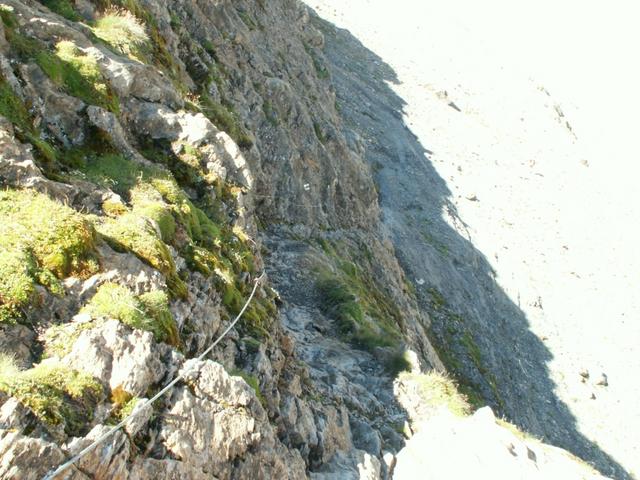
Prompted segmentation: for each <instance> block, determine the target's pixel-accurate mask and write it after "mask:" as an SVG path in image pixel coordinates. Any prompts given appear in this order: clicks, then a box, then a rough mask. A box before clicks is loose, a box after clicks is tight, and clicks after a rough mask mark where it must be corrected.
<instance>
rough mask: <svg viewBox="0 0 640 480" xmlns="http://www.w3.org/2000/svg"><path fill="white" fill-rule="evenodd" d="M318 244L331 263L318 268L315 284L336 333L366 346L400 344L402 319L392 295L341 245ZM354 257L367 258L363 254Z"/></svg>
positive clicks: (394, 345) (354, 342)
mask: <svg viewBox="0 0 640 480" xmlns="http://www.w3.org/2000/svg"><path fill="white" fill-rule="evenodd" d="M320 245H321V247H322V248H323V250H324V251H325V253H326V254H327V257H328V258H329V260H331V262H332V265H330V266H326V265H325V266H323V267H321V268H320V269H319V271H318V275H317V279H316V288H317V289H318V291H319V293H320V297H321V301H322V305H321V306H322V309H323V310H324V312H325V313H326V314H327V315H329V316H331V317H332V318H334V319H335V320H336V323H337V326H338V331H339V333H340V334H341V335H342V336H343V337H344V338H345V339H346V340H348V341H350V342H352V343H353V344H355V345H356V346H358V347H360V348H363V349H365V350H371V349H373V348H375V347H397V346H399V344H400V340H401V337H400V330H399V328H400V325H401V324H402V323H401V322H402V319H401V315H400V312H399V310H398V308H397V307H396V305H395V303H394V302H393V299H391V298H390V297H389V296H388V295H387V294H385V292H384V291H383V290H382V289H381V288H380V287H379V286H378V285H377V283H376V282H375V280H374V278H373V277H372V275H371V274H370V273H368V270H366V269H364V268H361V267H359V266H358V265H356V263H355V262H353V261H351V259H350V258H349V257H348V249H347V248H346V247H345V246H344V245H343V246H339V247H334V246H333V245H332V244H331V243H330V242H327V241H321V242H320ZM338 252H340V253H338ZM357 260H358V261H359V262H364V264H365V265H366V262H370V260H367V257H366V256H363V257H362V258H358V259H357ZM369 266H370V265H369Z"/></svg>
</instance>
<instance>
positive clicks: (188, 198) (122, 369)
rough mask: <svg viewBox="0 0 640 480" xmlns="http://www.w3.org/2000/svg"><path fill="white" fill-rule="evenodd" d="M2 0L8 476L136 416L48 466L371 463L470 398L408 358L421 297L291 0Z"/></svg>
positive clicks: (314, 39) (304, 17)
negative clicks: (170, 385) (201, 357)
mask: <svg viewBox="0 0 640 480" xmlns="http://www.w3.org/2000/svg"><path fill="white" fill-rule="evenodd" d="M0 16H1V18H2V22H0V181H1V182H2V187H3V189H2V192H0V214H1V215H2V224H1V225H0V273H1V275H0V276H1V277H2V278H1V279H0V329H1V331H0V348H1V352H0V353H1V354H2V357H1V358H0V360H1V361H0V403H1V406H0V477H1V478H41V477H42V475H44V474H45V473H46V472H47V471H49V470H50V469H51V468H53V467H55V466H57V465H58V464H60V463H61V462H62V461H63V460H64V459H65V458H68V457H69V456H70V455H72V454H74V453H77V452H78V451H79V450H81V449H82V448H83V447H85V446H86V445H88V444H89V443H90V442H91V441H92V440H94V439H96V438H97V437H99V436H100V435H101V434H103V433H104V432H105V431H107V429H108V428H109V426H110V425H113V424H115V423H117V422H118V421H119V420H120V419H123V418H126V417H127V415H129V414H130V413H131V412H137V414H138V415H137V417H136V419H135V421H132V422H130V423H128V425H127V427H126V429H124V430H123V431H120V432H118V433H117V434H115V435H113V436H112V437H110V438H109V439H108V440H107V441H106V442H105V443H104V444H103V445H102V446H101V447H100V448H98V449H96V450H93V451H92V452H91V453H90V454H89V455H87V456H86V457H84V458H83V459H82V460H81V461H80V462H78V464H77V465H75V466H73V467H71V469H70V470H68V471H67V473H66V476H63V478H137V479H145V478H149V479H151V478H175V479H178V478H180V479H183V478H192V479H197V478H220V479H226V478H291V479H298V478H305V477H307V476H308V477H311V478H317V479H322V478H372V479H375V478H387V477H389V476H390V474H391V473H392V469H393V467H394V465H395V454H396V453H397V452H399V451H400V450H401V449H402V448H403V446H404V444H405V440H406V439H407V438H408V437H409V436H411V434H412V432H413V431H417V430H419V424H420V422H421V421H423V420H424V419H426V418H430V417H432V416H433V415H434V414H435V413H434V412H435V411H436V410H438V405H441V404H449V406H450V407H451V408H452V409H454V410H456V409H457V411H459V413H463V414H464V413H468V411H469V407H468V405H467V403H466V401H465V399H464V398H463V397H461V396H459V394H458V393H457V392H456V391H455V387H454V386H453V384H452V383H450V381H448V380H447V379H445V378H444V377H441V376H439V375H436V376H435V377H433V378H436V380H435V381H433V378H432V377H429V376H427V375H423V374H421V373H419V372H420V371H427V370H431V369H433V368H435V369H437V370H440V371H442V368H443V366H442V363H441V362H440V360H439V359H438V356H437V354H436V353H435V350H434V349H433V347H432V345H431V343H430V341H429V339H428V336H427V333H426V332H427V329H428V327H429V318H428V316H427V315H426V314H425V313H423V311H421V310H420V308H419V307H418V304H417V301H416V298H415V294H414V289H413V287H412V286H411V284H410V283H409V282H407V280H406V279H405V277H404V273H403V271H402V269H401V268H400V266H399V264H398V261H397V259H396V256H395V252H394V248H393V245H392V243H391V241H390V240H389V238H390V237H389V235H388V233H387V231H386V229H385V226H384V225H383V224H381V223H380V216H381V211H380V208H379V206H378V200H377V190H376V188H377V187H376V186H375V184H374V182H373V179H372V175H371V171H370V167H369V166H368V164H367V163H366V161H365V146H366V143H365V142H364V141H363V139H362V138H361V137H360V136H359V134H357V133H355V129H350V128H347V127H346V126H345V125H344V124H343V121H342V119H341V115H340V112H339V111H340V103H339V101H337V99H336V95H335V91H334V88H335V87H334V84H333V82H332V78H331V74H330V72H329V70H330V67H329V65H328V64H327V61H326V59H325V56H324V53H323V47H324V41H325V37H324V35H323V34H322V32H321V31H320V30H319V29H318V27H317V26H314V22H312V21H311V15H310V11H309V10H308V9H307V7H305V6H304V5H302V4H301V3H299V2H297V1H290V0H273V1H269V2H267V1H255V2H254V1H233V2H231V1H210V0H200V1H198V0H186V1H179V2H173V1H171V2H170V1H162V0H113V1H112V0H96V1H93V2H90V1H87V0H76V1H75V2H74V1H66V0H60V1H42V2H37V1H34V0H24V1H18V0H3V1H2V2H0ZM372 114H373V113H372ZM264 269H266V271H267V272H268V277H269V280H268V281H267V282H265V283H263V284H261V285H260V287H259V288H258V293H257V295H256V298H255V299H254V301H253V302H252V303H251V305H250V306H249V308H248V310H247V312H246V313H245V315H244V317H243V319H242V320H241V322H240V323H239V324H238V326H237V328H234V329H233V330H232V332H231V333H230V334H229V335H228V336H227V337H226V338H225V340H224V341H223V342H222V343H221V344H220V345H219V346H218V348H216V349H215V350H214V352H212V354H211V355H210V358H209V359H207V360H205V361H202V362H197V361H194V360H191V359H193V358H194V357H196V356H197V355H198V354H199V353H201V352H202V351H203V350H204V349H205V348H206V347H207V346H208V345H209V344H210V343H211V341H212V340H213V339H214V338H216V337H217V335H219V334H220V333H221V332H222V331H223V330H224V329H225V328H226V326H227V325H229V322H230V321H231V320H232V319H233V318H234V316H235V315H236V314H237V313H238V312H239V310H240V308H241V307H242V305H243V304H244V301H245V299H246V298H247V296H248V294H249V292H250V291H251V288H252V287H253V283H254V281H255V279H256V278H257V277H258V275H259V274H260V272H262V271H263V270H264ZM412 352H413V353H412ZM194 363H195V366H197V367H198V368H197V373H195V374H191V375H189V376H187V378H186V379H185V380H184V381H182V382H180V383H179V384H178V385H176V387H175V388H174V389H172V390H171V391H170V392H169V393H168V394H167V395H166V396H164V397H162V398H161V399H160V400H159V401H158V402H157V403H156V404H154V405H153V407H146V406H144V405H143V404H142V403H141V402H142V401H144V399H145V398H149V397H150V396H152V395H153V394H154V393H156V392H157V391H158V390H159V389H160V388H161V387H162V386H163V385H164V384H166V383H167V382H168V381H169V380H170V379H172V378H175V376H176V375H177V374H178V373H179V372H186V371H189V370H190V369H191V367H193V366H194ZM402 370H411V373H409V372H404V373H402V374H401V375H400V376H398V377H397V378H396V375H397V374H398V373H399V372H400V371H402ZM432 375H434V374H432ZM394 379H395V381H394ZM438 395H439V396H438ZM454 400H455V401H454ZM523 461H532V460H531V459H523Z"/></svg>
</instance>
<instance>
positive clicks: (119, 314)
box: [82, 283, 180, 346]
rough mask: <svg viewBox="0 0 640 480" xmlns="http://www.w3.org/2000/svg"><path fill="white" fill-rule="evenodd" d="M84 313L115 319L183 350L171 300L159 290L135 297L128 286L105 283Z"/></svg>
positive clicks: (84, 309)
mask: <svg viewBox="0 0 640 480" xmlns="http://www.w3.org/2000/svg"><path fill="white" fill-rule="evenodd" d="M82 311H83V312H84V313H88V314H90V315H91V316H92V317H108V318H114V319H116V320H119V321H121V322H122V323H124V324H125V325H128V326H130V327H132V328H137V329H141V330H147V331H149V332H151V333H153V336H154V338H155V339H156V341H158V342H166V343H168V344H170V345H173V346H180V336H179V334H178V328H177V326H176V322H175V320H174V318H173V315H172V314H171V311H170V310H169V298H168V297H167V294H166V293H164V292H162V291H160V290H154V291H151V292H147V293H143V294H142V295H140V296H136V295H134V294H133V292H131V291H130V290H129V289H128V288H127V287H125V286H122V285H118V284H115V283H105V284H104V285H101V286H100V288H99V289H98V291H97V292H96V294H95V295H94V296H93V298H92V299H91V300H90V301H89V303H88V304H87V305H86V306H85V307H84V308H83V309H82Z"/></svg>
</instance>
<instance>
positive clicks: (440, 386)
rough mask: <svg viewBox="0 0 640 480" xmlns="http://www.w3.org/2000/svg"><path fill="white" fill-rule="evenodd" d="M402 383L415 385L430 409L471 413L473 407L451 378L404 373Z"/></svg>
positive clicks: (437, 374) (434, 374)
mask: <svg viewBox="0 0 640 480" xmlns="http://www.w3.org/2000/svg"><path fill="white" fill-rule="evenodd" d="M398 378H399V379H400V381H401V382H404V383H407V384H411V383H413V384H415V385H416V386H417V389H418V394H419V396H420V399H421V400H422V403H423V404H424V405H427V406H429V407H430V408H439V407H442V406H444V407H446V408H448V409H449V410H450V411H451V413H453V414H455V415H458V416H466V415H469V414H470V413H471V407H470V405H469V403H468V401H467V399H466V398H465V396H464V395H462V394H461V393H460V391H459V390H458V387H457V386H456V384H455V383H454V381H453V380H451V379H450V378H448V377H446V376H444V375H442V374H440V373H437V372H435V371H431V372H429V373H426V374H423V373H409V372H402V373H400V375H399V377H398Z"/></svg>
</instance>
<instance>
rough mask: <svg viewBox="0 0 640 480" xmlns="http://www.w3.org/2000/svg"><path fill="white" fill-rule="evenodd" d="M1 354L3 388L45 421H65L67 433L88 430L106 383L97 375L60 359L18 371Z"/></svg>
mask: <svg viewBox="0 0 640 480" xmlns="http://www.w3.org/2000/svg"><path fill="white" fill-rule="evenodd" d="M3 357H4V356H2V357H0V359H2V360H0V391H3V392H5V393H6V394H7V395H10V396H12V397H15V398H16V399H17V400H18V401H20V403H22V404H23V405H25V406H26V407H29V408H30V409H31V410H32V411H33V413H34V414H35V415H36V416H37V417H38V418H39V419H40V420H41V421H43V422H45V423H47V424H49V425H54V426H55V425H63V426H64V431H65V433H66V434H67V435H73V436H80V435H82V434H83V433H85V432H86V431H87V430H88V426H89V425H90V423H91V419H92V418H93V410H94V409H95V407H96V405H97V403H98V400H99V399H100V396H101V395H102V386H101V385H100V384H99V383H98V382H97V381H96V380H94V379H93V377H91V376H89V375H87V374H84V373H81V372H78V371H76V370H71V369H70V368H68V367H66V366H63V365H61V364H58V363H41V364H39V365H36V366H35V367H33V368H31V369H29V370H24V371H17V369H16V368H15V365H13V366H12V365H11V361H10V360H7V358H6V357H4V358H3Z"/></svg>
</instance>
